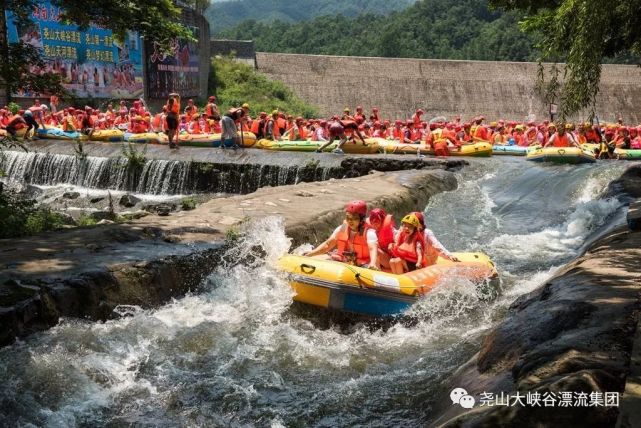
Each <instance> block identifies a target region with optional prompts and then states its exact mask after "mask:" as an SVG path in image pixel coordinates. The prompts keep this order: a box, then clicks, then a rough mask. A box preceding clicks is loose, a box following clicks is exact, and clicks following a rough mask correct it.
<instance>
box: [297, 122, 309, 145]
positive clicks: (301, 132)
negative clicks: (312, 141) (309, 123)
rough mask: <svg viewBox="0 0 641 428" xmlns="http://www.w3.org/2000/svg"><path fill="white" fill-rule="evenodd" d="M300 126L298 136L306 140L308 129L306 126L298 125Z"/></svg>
mask: <svg viewBox="0 0 641 428" xmlns="http://www.w3.org/2000/svg"><path fill="white" fill-rule="evenodd" d="M297 128H298V138H299V139H300V140H301V141H305V140H306V139H307V131H306V130H305V127H304V126H297Z"/></svg>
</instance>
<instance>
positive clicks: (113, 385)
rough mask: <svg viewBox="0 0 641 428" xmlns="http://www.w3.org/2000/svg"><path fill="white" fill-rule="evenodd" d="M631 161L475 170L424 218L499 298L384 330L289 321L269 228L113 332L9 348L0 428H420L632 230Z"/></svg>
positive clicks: (508, 163)
mask: <svg viewBox="0 0 641 428" xmlns="http://www.w3.org/2000/svg"><path fill="white" fill-rule="evenodd" d="M623 169H624V164H623V163H621V162H611V163H607V162H603V163H598V164H596V165H583V166H552V165H536V164H533V163H531V162H526V161H525V160H524V159H519V158H511V157H509V158H500V157H495V158H490V159H483V160H474V159H473V160H472V162H471V165H470V166H469V167H466V168H464V169H463V170H462V171H460V172H459V173H458V175H459V189H457V190H456V191H454V192H447V193H443V194H440V195H437V196H436V197H434V198H433V199H432V200H431V201H430V204H429V205H428V206H427V207H426V220H427V223H428V227H430V228H431V229H432V230H434V232H435V233H436V235H437V236H438V237H439V239H441V241H442V242H443V243H444V244H445V245H446V247H448V248H449V249H450V250H454V251H478V250H482V251H485V252H487V253H488V254H489V255H490V256H491V257H492V258H493V260H494V261H495V263H496V265H497V267H498V269H499V271H500V274H501V278H500V284H499V285H498V286H497V288H496V289H495V294H496V295H495V296H494V297H493V298H491V299H488V298H487V296H486V294H483V293H480V292H479V291H477V288H476V287H475V286H474V285H473V284H470V283H465V282H461V281H460V280H456V279H452V280H449V281H444V283H443V284H442V285H441V287H439V288H438V289H437V290H436V291H435V292H433V293H432V294H431V295H429V296H427V297H426V298H425V299H423V300H422V301H421V302H420V303H419V304H417V305H416V307H415V308H414V309H413V315H414V318H415V319H417V320H418V321H417V322H415V323H413V324H412V325H405V324H401V323H399V324H396V325H393V326H391V327H389V328H387V329H373V328H372V327H371V326H366V325H360V324H356V325H352V326H350V328H349V329H345V328H344V327H342V326H340V327H339V326H331V325H330V326H329V327H327V326H321V325H320V323H319V322H316V321H315V320H314V318H313V317H311V318H310V317H303V316H301V315H299V314H297V313H296V312H295V311H292V310H291V309H290V304H291V297H292V292H291V290H290V288H289V287H288V285H287V284H286V282H284V281H283V280H282V278H281V277H280V276H279V275H278V274H277V273H276V272H275V271H274V270H273V269H272V268H271V267H270V266H272V265H273V262H274V261H275V260H276V258H277V257H278V256H279V255H280V254H282V253H283V252H285V251H286V250H287V249H288V247H289V241H288V240H287V238H286V237H285V235H284V232H283V225H282V224H281V222H280V221H279V220H278V219H265V220H264V221H262V222H261V223H260V224H258V225H256V226H255V232H256V233H253V234H251V236H250V237H248V238H247V240H246V242H244V243H242V244H241V245H240V247H239V248H238V249H237V252H234V253H233V254H230V255H229V257H230V258H237V257H244V256H245V255H246V254H249V252H250V248H251V247H252V246H254V245H261V246H262V247H263V248H264V249H265V251H266V253H267V256H266V258H265V260H262V259H261V260H259V261H258V262H257V263H256V264H255V265H252V266H234V267H226V268H221V269H219V270H218V271H217V272H216V273H215V274H213V275H212V276H211V277H210V278H209V280H208V282H207V284H204V285H203V287H202V289H201V290H199V291H198V292H197V293H194V294H190V295H188V296H186V297H184V298H181V299H177V300H175V301H173V302H171V303H169V304H167V305H165V306H163V307H161V308H158V309H155V310H142V309H139V308H136V307H121V308H119V312H120V313H121V314H122V315H123V316H122V317H121V318H119V319H118V320H114V321H109V322H106V323H92V322H87V321H82V320H72V319H67V320H63V321H62V322H61V323H60V324H59V325H58V326H57V327H55V328H53V329H51V330H49V331H46V332H43V333H39V334H36V335H33V336H31V337H29V338H27V339H26V340H25V341H23V342H19V343H17V344H15V345H12V346H10V347H6V348H4V349H1V350H0V426H14V425H21V426H31V424H33V425H34V426H97V425H100V426H102V425H108V426H123V425H124V426H128V425H134V426H221V427H229V426H275V427H278V426H300V427H303V426H323V427H324V426H326V427H330V426H331V427H334V426H352V425H367V426H422V425H424V424H426V423H429V421H430V420H432V418H433V417H434V416H435V415H434V414H433V412H432V410H431V409H432V405H433V403H434V402H435V401H436V399H438V398H439V395H440V394H443V393H444V392H443V390H442V388H443V385H444V381H445V380H446V379H447V377H448V375H449V374H450V373H451V372H452V371H453V370H454V369H455V368H456V367H458V366H459V365H461V364H462V363H464V362H465V361H467V360H468V359H469V358H470V357H471V356H472V355H473V354H474V352H476V350H477V349H478V345H479V343H480V342H481V340H482V337H483V334H484V333H485V332H486V331H487V330H488V329H489V328H490V327H491V326H492V325H493V324H495V323H496V322H497V321H498V320H500V319H501V317H502V316H503V314H504V313H505V310H506V308H507V306H508V305H509V304H510V303H511V302H512V301H513V300H514V299H515V298H516V297H518V296H520V295H522V294H524V293H527V292H528V291H531V290H533V289H534V288H536V287H537V286H538V285H540V284H541V283H542V282H544V281H545V280H546V279H547V278H549V277H550V276H551V275H552V274H553V273H554V271H555V269H557V268H558V267H559V266H562V265H563V264H564V263H566V262H568V261H569V260H571V259H572V258H573V257H575V256H576V255H577V254H578V253H579V252H580V251H581V250H582V247H583V246H584V245H585V244H586V242H587V241H589V240H590V239H591V238H593V237H594V236H595V235H596V234H598V233H600V232H602V231H603V230H604V228H607V227H609V226H612V225H614V224H616V223H620V222H621V221H622V219H623V216H622V212H623V210H622V209H621V207H622V202H621V201H619V200H618V199H616V198H611V199H605V198H603V195H604V191H605V189H606V187H607V184H608V183H609V182H610V181H612V180H613V179H616V178H617V177H618V176H619V175H620V174H621V172H622V171H623Z"/></svg>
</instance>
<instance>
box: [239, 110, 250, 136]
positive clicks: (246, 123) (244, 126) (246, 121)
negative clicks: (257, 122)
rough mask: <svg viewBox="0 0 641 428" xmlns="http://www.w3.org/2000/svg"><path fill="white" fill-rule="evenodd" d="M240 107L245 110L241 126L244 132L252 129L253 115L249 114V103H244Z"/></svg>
mask: <svg viewBox="0 0 641 428" xmlns="http://www.w3.org/2000/svg"><path fill="white" fill-rule="evenodd" d="M240 108H241V109H242V110H243V116H242V118H241V120H240V123H239V128H240V129H242V130H243V132H249V131H250V129H251V123H252V122H253V120H252V118H251V116H250V115H249V104H248V103H243V105H241V106H240Z"/></svg>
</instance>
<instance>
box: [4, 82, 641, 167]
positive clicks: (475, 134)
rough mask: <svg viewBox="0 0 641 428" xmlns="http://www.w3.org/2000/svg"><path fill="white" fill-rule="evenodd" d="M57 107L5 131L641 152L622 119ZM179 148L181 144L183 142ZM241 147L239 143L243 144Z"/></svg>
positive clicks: (28, 112) (24, 116)
mask: <svg viewBox="0 0 641 428" xmlns="http://www.w3.org/2000/svg"><path fill="white" fill-rule="evenodd" d="M174 100H175V101H176V103H175V104H174ZM58 105H59V101H58V99H57V98H56V97H51V99H50V106H47V105H45V104H42V103H40V101H39V100H37V99H36V100H35V101H34V103H33V105H32V106H30V107H28V108H25V109H23V110H18V111H14V112H11V111H9V109H8V108H7V107H6V106H5V108H3V109H0V130H4V131H3V133H7V134H11V135H16V134H17V133H18V131H20V130H23V131H22V132H23V133H24V134H25V136H26V138H30V136H31V131H32V130H33V131H34V134H35V132H36V131H37V130H38V129H39V128H52V127H55V128H58V129H61V130H62V131H64V132H80V133H83V134H85V135H86V136H87V137H88V138H89V139H91V136H92V135H93V134H94V133H95V131H102V130H121V131H123V132H128V133H130V134H145V133H158V134H168V135H169V140H170V141H169V143H170V146H171V147H173V146H174V144H173V143H174V142H173V141H172V140H174V138H172V134H176V135H178V134H188V135H203V134H222V137H223V139H225V138H227V139H229V140H230V141H231V142H232V143H233V142H234V141H236V139H237V138H238V137H237V132H238V131H239V130H240V131H243V132H248V133H249V132H251V133H253V134H254V135H255V136H256V139H268V140H290V141H304V140H311V141H316V142H327V145H326V146H328V145H329V144H331V143H332V142H333V141H334V140H340V142H341V144H339V145H338V148H337V150H336V151H339V152H340V147H341V145H342V144H344V143H345V142H346V141H348V140H350V139H355V138H356V137H358V138H360V139H365V138H382V139H388V140H396V141H399V142H401V143H406V144H425V145H428V146H431V148H432V149H433V150H434V152H435V154H437V155H441V156H447V155H448V154H449V152H450V151H451V150H458V149H460V147H461V146H463V145H465V144H471V143H475V142H481V141H483V142H489V143H491V144H493V145H517V146H531V145H542V146H546V145H550V146H557V147H566V146H578V145H581V144H584V143H593V144H600V145H601V146H600V153H602V155H601V156H602V157H603V156H605V157H610V156H611V155H612V153H613V152H614V149H615V148H616V147H619V148H623V149H641V125H639V126H629V125H626V124H624V123H623V120H622V119H619V120H618V121H617V123H605V124H599V123H591V122H585V123H553V122H550V121H548V120H544V121H542V122H536V121H524V122H518V121H512V120H502V119H499V120H496V121H492V122H489V123H487V122H486V121H485V117H484V116H482V115H478V116H475V117H473V118H469V119H468V120H467V121H462V120H461V117H460V116H455V117H454V118H452V119H451V120H448V119H446V118H445V117H442V116H439V117H434V118H432V119H430V120H425V119H424V118H423V114H424V112H423V110H422V109H416V111H415V113H414V114H413V115H412V117H411V118H407V119H394V120H392V119H383V118H382V116H381V115H380V113H379V109H378V108H376V107H374V108H372V110H371V113H370V114H369V115H367V114H366V113H365V111H364V109H363V107H362V106H357V107H356V109H355V111H354V112H353V113H352V112H351V110H350V109H349V108H345V109H344V111H343V113H342V115H334V116H332V117H330V118H324V119H305V118H303V117H293V116H292V115H288V114H286V113H285V112H283V111H278V110H273V111H272V112H269V113H267V112H259V113H258V114H257V115H256V117H254V118H252V117H251V113H252V112H251V110H250V106H249V104H247V103H244V104H242V105H241V106H240V107H238V108H231V109H230V110H228V111H227V112H225V113H221V112H220V111H219V108H218V106H217V104H216V97H215V96H210V97H209V98H208V102H207V104H206V105H205V106H203V107H199V106H197V105H196V104H195V103H194V101H193V100H192V99H189V100H188V101H187V103H186V105H185V106H184V108H183V107H182V106H181V102H180V97H179V96H178V95H177V94H173V95H172V96H170V99H169V100H168V102H167V104H166V105H165V106H163V108H162V110H161V111H159V112H157V113H152V112H151V111H149V109H148V108H147V107H146V105H145V103H144V101H143V100H142V99H141V100H137V101H133V102H131V104H130V105H129V104H128V103H127V102H126V101H124V100H123V101H120V104H119V105H117V106H115V107H114V105H112V104H109V105H107V107H106V109H105V110H104V111H101V110H98V109H94V108H92V107H89V106H86V107H84V108H74V107H67V108H64V109H60V110H59V109H58ZM225 118H227V119H225ZM172 131H175V132H172ZM175 143H176V144H178V141H177V140H176V142H175ZM236 144H237V145H240V144H238V142H236ZM324 146H325V145H324ZM324 146H323V147H324ZM223 147H224V146H223Z"/></svg>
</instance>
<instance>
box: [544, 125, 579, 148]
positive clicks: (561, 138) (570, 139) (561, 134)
mask: <svg viewBox="0 0 641 428" xmlns="http://www.w3.org/2000/svg"><path fill="white" fill-rule="evenodd" d="M568 125H569V124H568ZM568 125H566V126H563V125H559V129H558V130H557V131H556V133H555V134H554V135H552V136H551V137H550V139H549V140H548V142H547V143H546V144H545V146H543V147H549V146H552V147H571V146H574V147H579V143H577V142H576V140H575V139H574V135H572V134H571V133H568V132H566V131H567V130H568V129H570V128H571V127H572V125H570V126H569V127H568Z"/></svg>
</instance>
